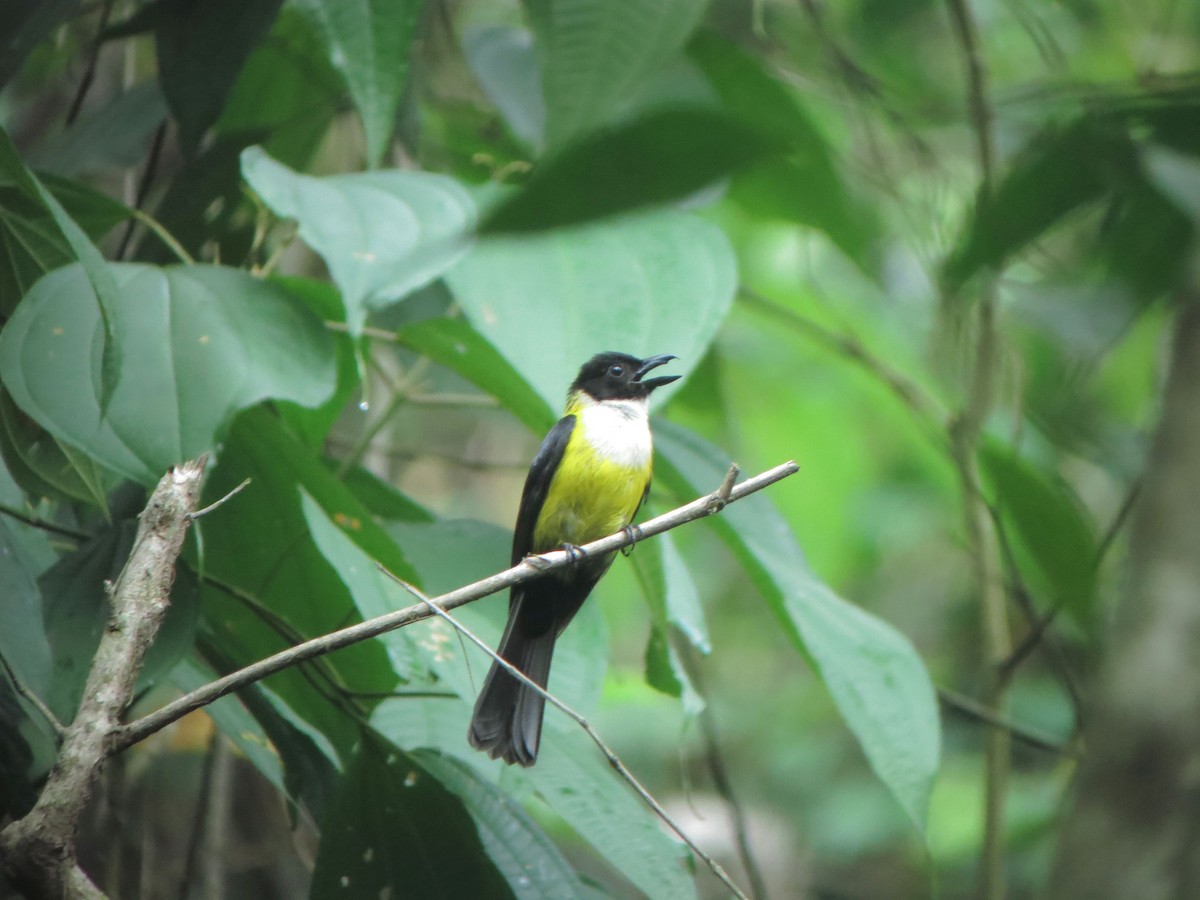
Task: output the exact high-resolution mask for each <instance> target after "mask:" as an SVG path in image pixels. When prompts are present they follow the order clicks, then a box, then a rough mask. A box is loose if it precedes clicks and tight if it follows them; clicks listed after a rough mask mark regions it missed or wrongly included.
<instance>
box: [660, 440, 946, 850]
mask: <svg viewBox="0 0 1200 900" xmlns="http://www.w3.org/2000/svg"><path fill="white" fill-rule="evenodd" d="M655 447H656V449H657V450H658V451H659V454H660V455H661V464H660V465H659V466H657V467H656V470H655V474H656V477H658V478H659V479H660V480H661V481H662V482H664V483H666V484H668V485H670V486H671V487H672V488H673V489H674V490H675V491H676V492H677V493H679V494H680V495H683V496H694V495H695V494H697V493H702V492H704V491H707V490H712V486H715V485H718V484H720V483H721V480H722V478H723V476H724V474H725V471H726V469H727V468H728V460H727V459H726V458H725V457H723V455H722V454H721V453H720V452H719V451H717V450H716V449H715V448H713V447H711V446H709V445H708V444H706V443H705V442H704V441H702V440H701V439H700V438H699V437H697V436H696V435H694V434H692V433H690V432H688V431H687V430H685V429H683V428H680V427H679V426H677V425H672V424H671V423H670V422H664V421H659V422H656V424H655ZM710 521H711V522H712V523H713V525H714V527H715V528H716V529H717V532H718V534H720V535H721V537H723V538H724V539H725V542H726V543H727V544H728V545H729V547H730V549H731V550H733V552H734V554H735V555H736V556H737V557H738V559H739V560H740V561H741V562H742V565H743V566H744V567H745V569H746V572H747V574H748V575H749V576H750V577H751V578H752V579H753V581H754V583H755V585H756V586H757V587H758V589H759V592H760V593H761V594H762V596H763V597H764V598H765V599H766V601H767V604H768V606H769V607H770V610H771V612H772V613H773V614H774V615H775V618H776V619H777V620H778V621H779V623H780V624H781V625H782V626H783V628H784V630H785V632H786V633H787V634H788V635H789V637H790V638H791V639H792V641H793V642H794V643H795V644H796V647H797V649H799V650H800V651H801V652H802V653H803V654H804V655H805V657H806V658H807V659H808V660H809V662H810V663H811V664H812V666H813V669H814V670H815V671H816V673H817V675H818V677H819V678H820V679H821V681H822V682H823V683H824V684H825V687H826V688H827V689H828V691H829V693H830V695H831V696H832V697H833V701H834V703H836V704H837V707H838V710H839V712H840V713H841V715H842V718H843V719H844V721H845V722H846V724H847V726H849V728H850V730H851V731H852V732H853V733H854V735H855V737H856V738H858V742H859V744H860V745H861V746H862V748H863V752H864V753H865V754H866V756H867V760H868V761H869V762H870V764H871V768H872V769H874V770H875V773H876V774H877V775H878V776H879V778H880V780H881V781H883V783H884V784H885V785H886V786H887V787H888V789H889V790H891V792H892V794H893V795H894V796H895V798H896V800H897V801H898V802H899V803H900V806H901V807H902V808H903V809H904V811H905V813H906V814H907V815H908V817H909V818H910V819H911V820H912V821H913V823H914V824H915V825H916V826H917V827H918V828H919V829H922V830H924V826H925V816H926V811H927V809H928V804H929V793H930V790H931V789H932V786H933V778H934V776H935V775H936V774H937V767H938V758H939V755H940V747H941V728H940V724H939V720H938V711H937V700H936V697H935V695H934V691H933V685H932V683H931V682H930V680H929V674H928V672H927V671H926V670H925V666H924V665H923V664H922V662H921V659H920V657H919V656H918V655H917V653H916V650H914V648H913V646H912V644H911V643H909V641H908V639H907V638H905V637H904V636H903V635H902V634H900V633H899V632H898V631H896V630H895V629H893V628H892V627H891V626H890V625H888V624H886V623H885V622H883V621H881V620H880V619H877V618H875V617H874V616H872V615H870V614H869V613H867V612H865V611H863V610H862V609H860V608H858V607H857V606H853V605H852V604H850V603H847V602H846V601H845V600H842V599H841V598H840V597H838V596H837V595H836V594H835V593H834V592H833V591H832V590H830V589H829V588H828V587H827V586H826V585H824V584H823V583H821V582H820V581H819V580H818V579H817V578H816V576H815V575H814V574H813V573H812V571H811V570H810V569H809V568H808V566H807V565H806V564H805V561H804V556H803V553H802V552H801V550H800V548H799V546H797V544H796V542H795V538H794V537H793V536H792V534H791V532H790V530H789V529H788V527H787V524H786V523H785V522H784V521H783V519H782V517H781V516H780V515H779V513H778V512H776V510H775V509H774V508H773V507H772V505H771V503H770V501H769V500H768V499H767V498H766V497H763V496H761V495H760V496H756V497H752V498H748V499H746V500H743V501H741V502H739V503H736V504H734V505H733V506H730V507H729V508H728V509H726V510H725V511H724V512H723V513H722V514H721V515H720V516H714V517H713V518H712V519H711V520H710Z"/></svg>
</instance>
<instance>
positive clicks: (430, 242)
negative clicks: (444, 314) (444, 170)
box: [242, 147, 475, 336]
mask: <svg viewBox="0 0 1200 900" xmlns="http://www.w3.org/2000/svg"><path fill="white" fill-rule="evenodd" d="M242 173H243V175H244V177H245V179H246V181H247V182H249V184H250V186H251V187H252V188H254V190H255V192H256V193H258V195H259V196H260V197H262V199H263V201H264V202H265V203H266V204H267V205H268V206H270V207H271V209H272V210H274V211H275V212H276V213H277V214H278V215H281V216H287V217H289V218H294V219H296V220H297V221H298V222H299V225H300V237H301V238H303V239H304V241H305V242H306V243H307V244H308V245H309V246H311V247H312V248H313V249H314V250H316V251H317V252H318V253H320V254H321V256H322V257H324V259H325V263H326V265H328V266H329V271H330V272H331V273H332V275H333V280H334V281H335V282H336V283H337V286H338V288H339V289H340V290H341V292H342V302H343V303H344V304H345V305H346V323H347V325H349V327H350V333H351V334H353V335H356V336H357V335H358V334H359V333H360V331H361V330H362V326H363V323H364V321H365V320H366V315H367V310H368V309H369V308H373V307H380V306H385V305H387V304H389V303H392V302H394V301H396V300H399V299H401V298H402V297H404V296H406V295H407V294H409V293H411V292H412V291H414V290H416V289H417V288H419V287H421V286H423V285H425V284H428V283H429V282H430V281H432V280H433V279H435V278H437V277H438V276H439V275H441V274H442V272H444V271H445V270H446V269H447V268H448V267H449V266H451V265H452V264H453V263H454V262H455V261H457V260H458V259H459V257H461V256H462V254H463V253H464V252H465V251H466V249H467V245H466V243H465V241H464V238H463V236H464V235H465V234H466V233H467V232H468V231H469V230H470V228H471V226H472V225H473V223H474V220H475V204H474V202H473V201H472V200H471V197H470V195H468V194H467V192H466V191H465V190H463V188H462V187H461V186H459V184H458V183H457V182H455V181H454V180H453V179H451V178H447V177H446V176H444V175H434V174H431V173H428V172H397V171H390V172H368V173H361V174H355V175H333V176H329V177H327V178H313V177H310V176H308V175H300V174H298V173H296V172H293V171H292V170H291V169H289V168H287V167H286V166H284V165H281V164H280V163H278V162H276V161H275V160H273V159H271V158H270V157H269V156H267V155H266V154H265V153H264V152H263V151H262V150H261V149H260V148H257V147H251V148H250V149H248V150H246V151H245V152H244V153H243V154H242Z"/></svg>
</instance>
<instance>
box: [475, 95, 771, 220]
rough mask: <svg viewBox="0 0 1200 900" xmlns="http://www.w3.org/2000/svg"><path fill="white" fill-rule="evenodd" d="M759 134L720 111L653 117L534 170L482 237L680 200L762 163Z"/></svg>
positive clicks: (673, 111)
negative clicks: (754, 164)
mask: <svg viewBox="0 0 1200 900" xmlns="http://www.w3.org/2000/svg"><path fill="white" fill-rule="evenodd" d="M772 149H773V145H772V143H771V142H770V141H769V140H767V139H766V138H765V137H764V136H763V134H762V133H761V132H759V131H756V130H753V129H751V128H748V127H746V126H745V125H743V124H741V123H740V122H738V121H737V120H735V119H731V118H730V117H728V116H726V115H724V114H722V113H721V112H719V111H716V110H712V109H705V108H701V107H696V108H684V107H679V108H665V109H654V110H651V111H650V112H648V113H647V114H645V115H644V116H642V117H640V118H637V119H634V120H633V121H631V122H625V123H622V124H621V125H618V126H615V127H614V128H612V129H609V130H604V131H601V132H599V133H597V134H594V135H591V136H588V137H585V138H583V139H582V140H580V141H578V142H576V143H573V144H571V145H570V146H568V147H567V148H566V149H565V150H563V151H562V152H561V153H559V154H558V155H557V156H555V157H553V158H551V159H549V160H547V161H545V162H543V163H541V164H539V165H538V167H537V168H536V169H535V170H534V174H533V177H532V178H531V179H530V180H529V182H528V184H526V185H525V186H524V187H522V188H521V189H520V190H519V191H517V192H516V193H515V194H510V195H509V197H508V198H507V199H506V200H504V201H502V202H501V203H500V204H499V205H498V206H497V207H496V208H495V209H493V210H492V211H491V212H490V213H488V215H487V216H486V217H485V218H484V220H483V222H482V223H481V225H480V227H479V230H480V232H481V233H483V234H500V233H504V232H528V231H541V230H544V229H548V228H557V227H560V226H563V225H574V224H577V223H579V222H588V221H591V220H592V219H600V218H604V217H606V216H611V215H613V214H615V213H620V212H626V211H629V210H635V209H640V208H642V207H645V206H653V205H657V204H662V203H666V202H669V201H671V200H679V199H681V198H684V197H686V196H688V195H690V194H693V193H695V192H696V191H698V190H700V189H701V188H704V187H707V186H708V185H710V184H712V183H713V182H715V181H717V180H718V179H720V178H724V177H726V176H728V175H731V174H733V173H735V172H738V171H740V170H742V169H744V168H746V167H748V166H749V165H751V164H752V163H754V162H756V161H758V160H760V159H762V158H763V157H764V156H766V155H767V154H768V153H769V152H770V151H771V150H772Z"/></svg>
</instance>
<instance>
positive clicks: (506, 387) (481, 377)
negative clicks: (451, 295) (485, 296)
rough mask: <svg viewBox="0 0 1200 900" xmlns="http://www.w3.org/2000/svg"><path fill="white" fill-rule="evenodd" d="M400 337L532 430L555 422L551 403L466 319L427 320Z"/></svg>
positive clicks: (406, 328)
mask: <svg viewBox="0 0 1200 900" xmlns="http://www.w3.org/2000/svg"><path fill="white" fill-rule="evenodd" d="M396 339H397V341H398V342H399V343H400V344H402V345H403V346H405V347H408V348H409V349H411V350H415V351H417V352H418V353H420V354H422V355H423V356H428V357H429V358H430V359H432V360H433V361H434V362H436V363H438V364H439V365H443V366H445V367H446V368H447V369H450V370H451V371H453V372H457V373H458V374H459V375H461V376H462V377H463V378H465V379H467V381H469V382H471V383H472V384H473V385H475V386H476V387H478V388H481V389H482V390H485V391H487V392H488V393H489V394H491V395H492V396H493V397H495V398H496V399H498V400H499V401H500V402H501V403H502V404H504V407H505V408H506V409H507V410H508V411H509V412H511V413H512V414H513V415H515V416H516V417H517V418H518V419H520V420H521V422H523V423H524V424H525V425H527V426H529V429H530V430H531V431H533V432H535V433H541V432H544V431H549V430H550V427H551V426H552V425H553V424H554V420H555V414H554V411H553V409H552V408H551V406H549V405H547V403H546V401H545V400H543V399H542V398H541V397H539V396H538V395H537V393H536V392H535V391H534V390H533V388H532V387H530V386H529V382H528V381H526V380H525V379H524V378H523V377H522V376H521V375H520V373H519V372H517V370H516V369H514V368H513V366H512V365H511V364H510V363H509V361H508V360H507V359H506V358H505V357H504V356H502V355H501V354H500V353H499V352H498V351H497V350H496V348H495V347H493V346H492V345H491V344H489V343H488V342H487V340H486V339H485V338H483V337H482V336H481V335H480V334H479V332H477V331H476V330H475V329H474V328H472V327H471V326H470V325H469V324H468V323H467V322H464V321H463V320H462V319H443V318H436V319H426V320H424V321H423V322H417V323H415V324H412V325H406V326H404V327H403V328H401V329H400V330H399V332H397V336H396ZM555 405H557V404H555Z"/></svg>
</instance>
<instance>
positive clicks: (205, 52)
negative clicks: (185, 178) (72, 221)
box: [154, 0, 283, 154]
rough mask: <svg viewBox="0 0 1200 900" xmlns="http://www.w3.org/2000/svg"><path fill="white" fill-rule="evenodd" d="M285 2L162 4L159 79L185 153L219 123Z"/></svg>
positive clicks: (188, 0) (174, 0)
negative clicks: (252, 54)
mask: <svg viewBox="0 0 1200 900" xmlns="http://www.w3.org/2000/svg"><path fill="white" fill-rule="evenodd" d="M282 5H283V0H208V2H206V3H194V2H192V0H160V2H159V3H158V4H157V9H156V15H155V17H154V26H155V28H154V45H155V50H156V51H157V56H158V78H159V82H160V83H161V84H162V90H163V96H165V97H166V100H167V105H168V106H169V107H170V108H171V113H172V115H173V116H174V117H175V121H177V122H178V123H179V137H180V142H181V143H182V144H183V147H184V149H185V150H186V151H187V152H188V153H189V154H191V153H192V152H193V151H195V149H196V147H197V146H198V145H199V143H200V139H201V137H203V135H204V132H205V131H206V130H207V129H208V128H209V126H210V125H212V124H213V123H214V122H215V121H217V117H218V116H220V114H221V107H222V106H224V104H225V98H226V97H228V96H229V91H230V90H231V89H232V88H233V84H234V82H235V81H236V80H237V76H238V72H239V71H241V68H242V65H243V64H244V63H245V62H246V58H247V57H248V56H249V55H250V52H251V51H252V50H253V49H254V47H255V46H257V45H258V43H259V42H260V41H261V40H262V38H263V36H264V35H265V34H266V33H267V32H268V31H269V30H270V28H271V23H272V22H274V21H275V16H276V15H277V14H278V12H279V7H280V6H282Z"/></svg>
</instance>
